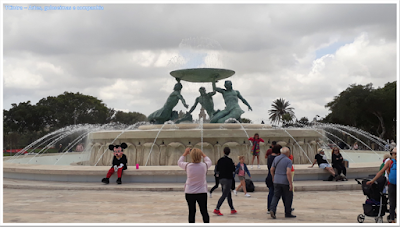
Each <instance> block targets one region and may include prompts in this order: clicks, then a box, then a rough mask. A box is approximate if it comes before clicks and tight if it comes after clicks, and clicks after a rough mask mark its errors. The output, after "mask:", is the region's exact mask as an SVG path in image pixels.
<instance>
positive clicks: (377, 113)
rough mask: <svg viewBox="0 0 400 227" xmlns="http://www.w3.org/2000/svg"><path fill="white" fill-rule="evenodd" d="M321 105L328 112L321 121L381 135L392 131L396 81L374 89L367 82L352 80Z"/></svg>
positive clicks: (393, 126)
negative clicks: (347, 85)
mask: <svg viewBox="0 0 400 227" xmlns="http://www.w3.org/2000/svg"><path fill="white" fill-rule="evenodd" d="M325 107H327V108H329V110H330V111H331V113H329V114H328V115H327V116H326V117H325V118H324V119H323V122H329V123H335V124H342V125H349V126H353V127H356V128H360V129H362V130H364V131H367V132H369V133H371V134H376V135H378V136H379V137H380V138H382V139H384V138H394V136H395V134H396V130H395V129H394V128H395V124H396V121H395V119H396V81H394V82H391V83H387V84H385V86H384V87H383V88H377V89H374V88H373V87H372V84H371V83H370V84H367V85H356V84H352V85H350V86H349V87H348V88H347V89H346V90H344V91H342V92H341V93H340V94H339V95H338V96H335V97H334V99H333V101H331V102H329V103H328V104H326V105H325ZM388 129H389V130H388Z"/></svg>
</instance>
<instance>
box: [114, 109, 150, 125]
mask: <svg viewBox="0 0 400 227" xmlns="http://www.w3.org/2000/svg"><path fill="white" fill-rule="evenodd" d="M112 120H113V121H116V122H119V123H122V124H127V125H133V124H135V123H137V122H141V121H146V120H147V117H146V115H144V114H141V113H138V112H128V113H126V112H123V111H117V112H116V113H115V116H114V117H113V119H112Z"/></svg>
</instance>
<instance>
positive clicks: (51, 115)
mask: <svg viewBox="0 0 400 227" xmlns="http://www.w3.org/2000/svg"><path fill="white" fill-rule="evenodd" d="M146 120H147V117H146V116H145V115H143V114H141V113H138V112H129V113H125V112H123V111H116V110H114V109H112V108H108V107H107V106H106V105H105V104H104V103H103V102H102V101H101V100H99V99H97V98H96V97H93V96H89V95H84V94H81V93H79V92H78V93H70V92H64V94H61V95H59V96H57V97H53V96H49V97H47V98H43V99H41V100H40V101H39V102H38V103H36V104H35V105H32V104H31V103H30V101H27V102H21V103H19V104H12V107H11V108H10V109H9V110H3V142H4V148H5V149H10V148H23V147H25V146H27V145H29V144H30V143H31V142H33V141H35V140H37V139H38V138H40V137H42V136H43V135H45V134H47V133H50V132H52V131H55V130H57V129H60V128H63V127H65V126H69V125H74V124H106V123H110V122H117V123H121V124H127V125H131V124H135V123H137V122H141V121H146Z"/></svg>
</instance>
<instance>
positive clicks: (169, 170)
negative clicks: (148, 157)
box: [3, 162, 380, 187]
mask: <svg viewBox="0 0 400 227" xmlns="http://www.w3.org/2000/svg"><path fill="white" fill-rule="evenodd" d="M379 164H380V163H379V162H375V163H367V164H366V163H355V164H353V165H352V166H353V167H351V168H348V169H347V177H348V178H349V179H351V178H366V177H368V176H369V175H374V174H376V173H377V172H378V170H379ZM309 166H310V165H295V175H294V180H295V181H302V180H323V179H327V178H328V176H329V173H328V172H327V171H325V170H322V169H320V168H318V167H316V166H315V167H314V168H308V167H309ZM214 167H215V166H214V165H213V166H211V167H210V168H209V170H208V171H207V182H209V183H212V182H214V181H215V179H214ZM109 168H110V166H73V165H70V166H54V165H33V164H16V163H7V162H3V177H4V178H8V179H20V180H37V181H63V182H98V183H99V184H102V183H101V182H100V181H101V179H102V178H103V177H105V175H106V174H107V171H108V170H109ZM250 171H251V175H252V180H253V181H254V182H264V181H265V178H266V176H267V173H268V170H267V166H261V169H252V170H250ZM115 180H116V175H115V174H114V175H113V176H112V177H111V178H110V181H111V183H113V182H115ZM122 181H123V182H124V183H182V187H183V184H184V183H185V181H186V172H185V171H184V170H182V169H181V168H180V167H178V166H177V165H175V166H141V167H140V168H139V169H135V167H134V166H128V169H127V170H125V171H124V173H123V177H122Z"/></svg>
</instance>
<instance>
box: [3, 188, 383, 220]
mask: <svg viewBox="0 0 400 227" xmlns="http://www.w3.org/2000/svg"><path fill="white" fill-rule="evenodd" d="M49 184H51V183H50V182H49ZM100 185H101V184H100ZM182 187H183V185H182ZM267 193H268V192H265V191H261V192H254V193H251V197H250V198H247V197H244V195H243V193H238V196H233V203H234V206H235V208H236V210H237V211H238V214H236V215H230V214H229V206H228V204H227V202H226V201H225V202H224V204H223V205H222V207H221V212H222V213H223V214H224V216H215V215H214V214H212V211H213V210H214V208H215V206H216V204H217V201H218V198H219V196H220V195H221V191H220V190H219V191H215V192H214V193H213V197H212V198H209V199H208V212H209V214H210V222H211V223H357V215H358V214H360V213H362V212H363V209H362V203H363V202H364V201H365V196H364V195H363V193H362V191H361V190H342V191H299V192H295V193H294V201H293V207H294V208H295V211H294V212H293V214H294V215H297V218H294V219H287V218H284V213H283V205H282V202H280V203H279V206H278V211H277V219H275V220H274V219H272V218H271V217H270V216H269V215H268V214H267V213H266V212H267V209H266V198H267ZM3 198H4V200H3V205H4V207H3V222H4V223H5V224H6V223H187V220H188V208H187V203H186V200H185V197H184V193H183V192H181V191H117V190H110V191H105V190H52V189H42V190H38V189H12V188H4V190H3ZM385 219H386V217H385ZM196 222H197V223H202V218H201V215H200V212H199V210H197V213H196ZM365 223H374V219H373V218H367V219H366V220H365Z"/></svg>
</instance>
